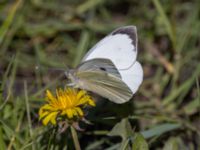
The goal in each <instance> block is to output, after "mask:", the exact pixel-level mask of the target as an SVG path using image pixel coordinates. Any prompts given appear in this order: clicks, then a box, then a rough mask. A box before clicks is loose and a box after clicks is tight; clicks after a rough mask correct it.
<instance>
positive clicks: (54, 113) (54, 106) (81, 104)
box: [39, 88, 95, 125]
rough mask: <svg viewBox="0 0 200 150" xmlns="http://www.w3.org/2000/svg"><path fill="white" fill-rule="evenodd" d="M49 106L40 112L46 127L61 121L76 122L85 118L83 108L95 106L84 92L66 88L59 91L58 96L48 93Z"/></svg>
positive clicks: (43, 107) (45, 106) (42, 108)
mask: <svg viewBox="0 0 200 150" xmlns="http://www.w3.org/2000/svg"><path fill="white" fill-rule="evenodd" d="M46 100H47V102H48V103H47V104H45V105H43V106H42V107H41V108H40V110H39V119H40V120H42V123H43V124H44V125H47V124H49V123H51V124H53V125H56V124H58V123H59V121H65V120H68V122H69V123H70V122H72V123H73V122H75V121H77V120H80V119H82V118H84V115H85V113H84V111H83V108H85V107H87V106H93V107H94V106H95V103H94V101H93V99H92V98H91V97H90V96H89V95H88V94H87V92H86V91H84V90H77V89H73V88H66V89H64V90H62V89H57V90H56V96H54V95H53V94H52V93H51V92H50V91H49V90H47V91H46Z"/></svg>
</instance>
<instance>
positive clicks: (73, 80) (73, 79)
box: [65, 69, 78, 87]
mask: <svg viewBox="0 0 200 150" xmlns="http://www.w3.org/2000/svg"><path fill="white" fill-rule="evenodd" d="M74 74H75V70H74V69H67V70H66V71H65V75H66V77H67V79H68V80H69V81H70V82H69V83H68V84H67V85H68V86H73V87H75V86H76V85H77V83H78V79H77V78H76V76H75V75H74Z"/></svg>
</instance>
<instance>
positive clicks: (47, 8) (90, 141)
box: [0, 0, 200, 150]
mask: <svg viewBox="0 0 200 150" xmlns="http://www.w3.org/2000/svg"><path fill="white" fill-rule="evenodd" d="M125 25H135V26H137V30H138V38H139V46H138V49H139V53H138V57H139V58H138V60H139V61H140V62H141V64H142V65H143V69H144V81H143V83H142V85H141V87H140V89H139V91H138V92H137V93H136V94H135V95H134V97H133V100H131V101H130V102H128V103H126V104H122V105H117V104H113V103H112V102H109V101H106V100H102V102H99V103H98V105H97V107H95V108H92V109H91V110H89V111H88V117H87V118H88V120H90V121H91V122H92V123H93V124H92V125H84V124H83V125H82V127H83V128H84V129H85V131H84V132H79V133H78V134H79V139H80V143H81V147H82V149H87V150H92V149H94V150H102V149H107V150H114V149H148V148H147V147H149V148H150V149H156V150H157V149H158V150H160V149H164V150H179V149H181V150H190V149H191V150H197V149H200V143H199V141H200V126H199V124H200V89H199V79H200V34H199V31H200V30H199V29H200V2H199V1H198V0H196V1H195V0H177V1H173V0H151V1H145V0H140V1H136V0H18V1H14V0H0V150H5V149H8V150H12V149H16V150H18V149H20V150H22V149H33V150H34V149H35V150H38V149H39V150H42V149H52V150H54V149H74V147H73V142H72V140H71V135H70V132H69V131H66V132H65V133H63V134H54V135H52V132H53V131H54V130H55V129H53V128H52V127H43V126H42V124H41V122H39V121H38V109H39V107H40V106H41V105H42V104H43V103H44V92H45V90H46V89H52V90H55V88H56V87H58V86H64V85H65V84H66V81H65V80H66V79H65V78H60V75H63V70H64V69H65V68H66V66H70V67H75V66H76V65H77V64H78V63H79V62H80V60H81V58H82V57H83V56H84V54H85V53H86V52H87V50H89V49H90V48H91V47H92V46H93V45H94V44H95V43H96V42H98V41H99V40H100V39H101V38H103V37H104V36H106V35H107V34H108V33H109V32H111V31H112V30H114V29H115V28H117V27H120V26H125ZM139 133H141V134H139ZM108 135H109V136H108ZM141 135H143V136H141ZM120 136H121V137H122V138H120Z"/></svg>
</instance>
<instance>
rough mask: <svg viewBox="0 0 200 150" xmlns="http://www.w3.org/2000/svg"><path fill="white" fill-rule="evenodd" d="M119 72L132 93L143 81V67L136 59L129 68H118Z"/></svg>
mask: <svg viewBox="0 0 200 150" xmlns="http://www.w3.org/2000/svg"><path fill="white" fill-rule="evenodd" d="M119 72H120V75H121V78H122V80H123V82H124V83H126V85H127V86H128V87H129V88H130V89H131V91H132V92H133V94H134V93H135V92H136V91H137V90H138V88H139V86H140V84H141V83H142V81H143V69H142V66H141V65H140V63H139V62H138V61H136V62H135V63H134V64H133V65H132V66H131V67H130V68H129V69H125V70H119Z"/></svg>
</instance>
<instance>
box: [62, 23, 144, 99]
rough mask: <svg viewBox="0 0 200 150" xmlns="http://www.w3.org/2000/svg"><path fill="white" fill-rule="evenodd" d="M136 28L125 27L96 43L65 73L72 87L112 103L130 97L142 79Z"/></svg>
mask: <svg viewBox="0 0 200 150" xmlns="http://www.w3.org/2000/svg"><path fill="white" fill-rule="evenodd" d="M137 42H138V39H137V29H136V27H135V26H125V27H121V28H118V29H116V30H114V31H113V32H111V33H110V34H109V35H108V36H106V37H105V38H104V39H102V40H101V41H100V42H98V43H97V44H96V45H95V46H94V47H93V48H92V49H90V50H89V52H88V53H87V54H86V55H85V57H84V58H83V59H82V62H81V64H80V65H78V66H77V67H76V68H75V69H72V70H69V71H66V72H65V74H66V75H67V77H68V78H69V79H70V80H71V81H72V83H73V85H75V87H78V88H81V89H85V90H88V91H91V92H94V93H96V94H98V95H100V96H102V97H105V98H107V99H109V100H110V101H113V102H115V103H124V102H127V101H129V100H130V99H131V97H132V96H133V94H134V93H135V92H136V91H137V90H138V88H139V86H140V84H141V83H142V80H143V70H142V67H141V65H140V63H139V62H138V61H136V57H137Z"/></svg>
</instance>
